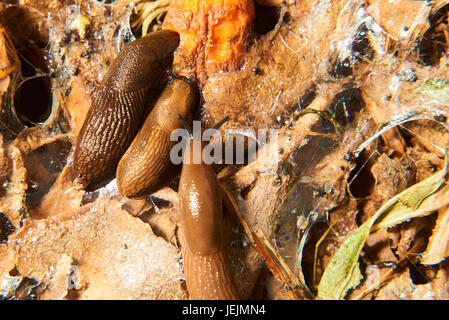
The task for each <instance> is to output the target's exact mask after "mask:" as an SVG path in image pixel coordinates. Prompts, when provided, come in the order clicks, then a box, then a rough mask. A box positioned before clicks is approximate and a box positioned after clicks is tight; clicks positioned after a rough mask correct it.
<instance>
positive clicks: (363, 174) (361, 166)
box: [347, 152, 376, 198]
mask: <svg viewBox="0 0 449 320" xmlns="http://www.w3.org/2000/svg"><path fill="white" fill-rule="evenodd" d="M370 169H371V163H370V158H369V154H368V153H367V152H362V153H361V154H360V155H359V157H358V158H357V160H356V166H355V168H354V169H352V171H351V172H350V173H349V176H348V179H347V182H348V184H349V191H350V192H351V195H352V196H353V197H355V198H364V197H367V196H369V195H370V194H371V193H372V192H373V190H374V186H375V184H376V180H375V179H374V176H373V174H372V172H371V170H370Z"/></svg>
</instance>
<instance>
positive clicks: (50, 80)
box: [0, 0, 449, 299]
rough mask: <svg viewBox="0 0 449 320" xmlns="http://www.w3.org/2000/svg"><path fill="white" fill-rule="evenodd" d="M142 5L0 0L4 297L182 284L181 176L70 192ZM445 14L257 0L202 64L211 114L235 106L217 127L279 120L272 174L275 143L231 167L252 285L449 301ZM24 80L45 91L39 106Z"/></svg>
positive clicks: (240, 280)
mask: <svg viewBox="0 0 449 320" xmlns="http://www.w3.org/2000/svg"><path fill="white" fill-rule="evenodd" d="M159 1H161V0H159ZM12 2H14V1H12ZM136 2H140V3H142V5H141V6H140V7H137V9H135V8H134V7H133V6H132V5H131V1H128V0H116V1H109V2H108V3H105V2H103V1H95V0H91V1H76V2H75V4H72V3H71V4H70V5H69V4H68V3H67V2H66V1H62V0H51V1H33V0H29V1H25V2H24V4H20V5H19V4H14V3H13V4H5V3H1V4H0V22H1V26H2V27H1V28H0V31H1V34H0V37H1V38H0V75H1V79H0V90H1V91H0V92H1V94H2V105H1V110H0V111H1V112H0V130H1V131H0V184H1V186H0V212H1V214H0V218H1V219H0V230H1V237H0V239H1V243H0V279H1V280H2V281H1V282H0V283H2V288H1V289H0V290H1V295H2V298H8V299H16V298H17V299H21V298H38V299H95V298H106V299H107V298H111V299H129V298H134V299H175V298H176V299H185V298H187V297H188V296H187V292H186V291H185V288H184V285H183V281H182V278H183V275H182V263H181V261H180V257H181V256H180V248H179V240H178V239H179V237H180V232H182V230H180V229H179V228H178V225H179V216H178V210H177V209H178V207H177V206H178V201H177V195H176V190H177V186H176V179H175V181H174V184H172V185H171V186H170V188H168V189H167V188H166V189H163V190H160V191H158V192H157V193H156V194H155V195H154V197H153V198H151V199H150V198H148V199H143V200H129V199H126V198H123V197H121V196H120V195H119V194H118V193H117V191H116V189H115V188H114V186H113V185H108V186H106V187H105V188H103V189H101V190H99V191H96V192H88V193H86V192H83V191H79V190H74V189H73V188H71V187H72V181H70V178H69V177H70V163H71V161H72V154H71V152H72V151H73V144H74V141H75V139H76V136H77V134H78V132H79V130H80V128H81V125H82V123H83V121H84V118H85V115H86V112H87V110H88V108H89V106H90V95H91V93H92V91H93V89H94V87H95V85H96V84H97V83H99V82H100V80H101V79H102V76H103V75H104V73H105V70H107V68H108V66H109V65H110V64H111V62H112V60H113V59H114V57H115V56H116V54H117V52H118V51H119V50H120V49H121V48H122V47H123V45H124V44H125V43H126V42H129V41H131V40H132V39H134V37H138V36H139V35H140V34H141V33H145V32H146V31H145V32H142V31H141V30H140V31H139V30H137V28H139V29H140V28H141V27H142V26H141V25H140V24H139V23H134V20H132V19H133V17H134V18H136V15H137V18H138V19H140V20H139V21H141V22H140V23H141V24H142V25H144V27H145V28H146V27H147V26H151V21H149V20H146V22H145V19H141V18H142V17H139V12H140V13H141V14H142V12H143V10H141V11H139V10H138V9H139V8H140V9H143V8H145V6H144V5H143V1H135V2H133V4H135V3H136ZM264 2H266V1H264ZM275 2H276V1H275ZM166 5H167V3H166V1H162V2H161V7H157V8H155V10H157V9H159V8H163V9H161V10H160V11H159V13H158V14H157V15H156V14H155V15H154V17H155V19H156V21H155V23H156V24H158V23H162V20H163V17H164V14H165V10H166ZM448 8H449V4H448V2H447V1H433V2H426V1H410V0H401V1H395V2H390V1H380V0H379V1H368V0H367V1H357V0H348V1H324V0H322V1H307V2H306V1H296V2H295V1H288V3H285V4H280V3H276V6H272V7H265V6H261V5H260V4H259V2H256V3H255V8H254V9H255V10H254V12H255V20H254V25H253V30H252V31H251V38H250V40H249V44H248V48H247V52H246V53H245V55H244V64H243V65H242V67H241V68H239V69H236V70H233V71H227V72H218V73H216V72H211V73H207V77H198V78H199V79H200V80H201V83H200V85H201V91H202V98H203V101H204V103H203V105H202V108H201V110H198V112H197V114H196V115H195V117H196V119H200V120H201V121H202V123H203V125H204V126H205V127H211V126H213V125H214V124H215V123H216V122H218V121H219V120H221V119H222V118H224V117H225V116H229V117H230V120H229V121H228V122H227V123H225V124H224V126H223V128H222V129H223V130H224V129H248V128H252V129H254V130H257V129H259V128H275V129H278V133H279V140H278V150H277V152H278V153H279V157H278V159H279V162H278V163H275V164H272V165H275V167H276V168H277V170H276V172H275V173H274V174H260V171H261V169H260V168H261V165H262V164H266V162H267V161H268V162H269V161H270V159H271V157H270V152H273V150H270V148H269V144H268V145H267V147H266V148H265V149H263V150H261V153H260V154H259V158H258V159H257V161H256V162H254V163H251V164H248V165H238V166H237V165H236V166H233V165H229V166H225V167H221V168H218V169H217V175H218V178H219V181H220V184H221V185H222V186H223V187H224V189H225V190H226V192H227V193H229V194H230V195H232V196H233V197H232V199H233V200H232V201H233V202H232V203H228V204H227V206H226V204H225V206H226V207H227V213H226V215H225V216H226V218H227V221H226V223H227V224H229V225H230V226H231V227H230V228H229V230H230V231H229V234H228V235H227V236H228V242H229V248H230V251H231V253H230V254H231V258H232V269H233V272H234V275H235V278H236V283H237V284H238V288H237V290H238V291H239V294H240V295H241V296H244V297H252V298H255V299H291V298H293V299H310V298H316V297H318V298H322V299H329V298H331V299H342V298H346V299H425V298H431V299H448V298H449V290H448V287H447V286H448V285H447V283H448V279H447V278H448V263H447V261H446V260H444V258H445V257H446V256H447V255H448V253H449V252H448V250H449V249H448V234H449V232H448V228H449V224H448V216H449V215H448V212H449V211H448V206H449V204H448V203H447V200H446V199H448V197H447V196H446V192H447V182H446V181H447V180H446V179H447V177H446V176H447V174H446V171H445V170H446V169H445V168H446V163H447V159H446V148H447V145H448V139H449V134H448V128H447V106H448V104H449V102H448V90H449V87H448V81H449V74H448V68H449V65H448V60H447V48H448V41H449V39H448V32H449V31H448ZM392 12H394V14H391V13H392ZM153 13H155V11H153ZM261 17H271V18H270V19H261ZM130 19H131V21H130ZM20 23H23V24H24V25H26V26H28V27H27V28H24V27H23V26H22V25H20ZM130 26H136V28H135V29H131V27H130ZM139 33H140V34H139ZM176 67H177V65H175V66H174V70H176ZM26 90H31V92H33V91H32V90H35V91H34V92H35V93H36V91H37V92H44V93H48V92H49V93H50V95H51V98H50V99H49V97H48V94H43V95H41V96H42V97H41V99H39V100H37V99H35V100H33V101H29V100H27V99H26V97H27V96H28V95H29V94H30V93H26V92H27V91H26ZM31 94H32V93H31ZM30 103H33V104H34V105H35V106H37V105H38V106H39V108H36V109H33V110H39V112H36V113H30V112H27V111H29V107H27V105H29V104H30ZM413 188H415V189H413ZM416 194H419V196H417V197H415V195H416ZM385 204H387V206H385ZM373 217H374V218H373ZM298 234H299V235H302V237H301V238H300V237H299V236H298ZM357 235H358V236H357ZM299 238H300V239H299ZM348 248H349V249H348ZM345 249H346V250H345ZM339 257H340V258H339ZM343 260H344V261H349V262H350V263H347V264H342V263H341V261H343ZM329 266H330V267H329ZM68 283H71V285H70V286H68V285H67V284H68ZM304 284H306V285H307V287H305V286H304Z"/></svg>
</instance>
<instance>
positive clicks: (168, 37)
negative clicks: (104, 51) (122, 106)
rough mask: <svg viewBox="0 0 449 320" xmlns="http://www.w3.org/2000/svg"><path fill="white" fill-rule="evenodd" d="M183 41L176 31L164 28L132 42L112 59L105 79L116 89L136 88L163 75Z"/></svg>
mask: <svg viewBox="0 0 449 320" xmlns="http://www.w3.org/2000/svg"><path fill="white" fill-rule="evenodd" d="M178 45H179V35H178V33H176V32H173V31H168V30H161V31H157V32H153V33H150V34H149V35H147V36H144V37H142V38H139V39H137V40H135V41H133V42H131V43H130V44H128V45H127V46H126V47H125V48H124V49H123V50H121V51H120V53H119V54H118V55H117V58H116V59H115V60H114V62H113V63H112V65H111V67H110V68H109V71H108V73H107V74H106V75H105V78H104V79H103V83H105V84H108V85H109V86H111V87H112V88H113V89H115V90H124V91H135V90H138V89H141V88H143V87H146V86H147V85H148V83H151V82H154V79H155V78H158V77H160V76H161V73H162V72H164V71H165V68H166V66H167V65H170V64H171V62H172V61H173V53H174V51H175V50H176V48H177V47H178Z"/></svg>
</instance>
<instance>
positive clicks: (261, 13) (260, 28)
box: [254, 3, 279, 35]
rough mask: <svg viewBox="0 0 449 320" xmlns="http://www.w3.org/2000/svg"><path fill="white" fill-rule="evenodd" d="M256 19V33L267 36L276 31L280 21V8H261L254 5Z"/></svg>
mask: <svg viewBox="0 0 449 320" xmlns="http://www.w3.org/2000/svg"><path fill="white" fill-rule="evenodd" d="M254 10H255V13H256V18H255V22H254V31H255V32H256V33H257V34H259V35H262V34H266V33H268V32H270V31H271V30H273V29H274V27H275V26H276V24H277V22H278V20H279V7H267V6H260V5H258V4H257V3H254Z"/></svg>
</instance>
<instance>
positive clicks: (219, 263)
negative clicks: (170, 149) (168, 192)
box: [178, 144, 238, 300]
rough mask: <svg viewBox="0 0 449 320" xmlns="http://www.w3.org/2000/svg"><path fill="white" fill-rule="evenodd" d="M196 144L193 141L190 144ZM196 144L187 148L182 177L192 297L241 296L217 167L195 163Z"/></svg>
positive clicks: (186, 259)
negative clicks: (225, 232) (227, 244)
mask: <svg viewBox="0 0 449 320" xmlns="http://www.w3.org/2000/svg"><path fill="white" fill-rule="evenodd" d="M190 146H192V144H190ZM190 150H193V148H192V147H188V148H187V149H186V152H185V155H184V159H186V157H190V160H191V161H190V162H189V164H187V163H186V161H184V164H183V167H182V172H181V178H180V181H179V189H178V195H179V203H180V210H181V226H182V228H183V232H184V242H183V249H182V251H183V260H184V275H185V279H186V284H187V290H188V292H189V295H190V298H191V299H210V300H227V299H237V298H238V297H237V294H236V290H235V285H234V282H233V278H232V270H231V268H230V264H229V260H228V256H227V254H226V247H225V243H224V241H223V208H222V202H221V197H220V193H219V190H218V185H217V180H216V175H215V172H214V170H213V168H212V167H211V166H209V165H206V164H204V163H201V164H193V152H190Z"/></svg>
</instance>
